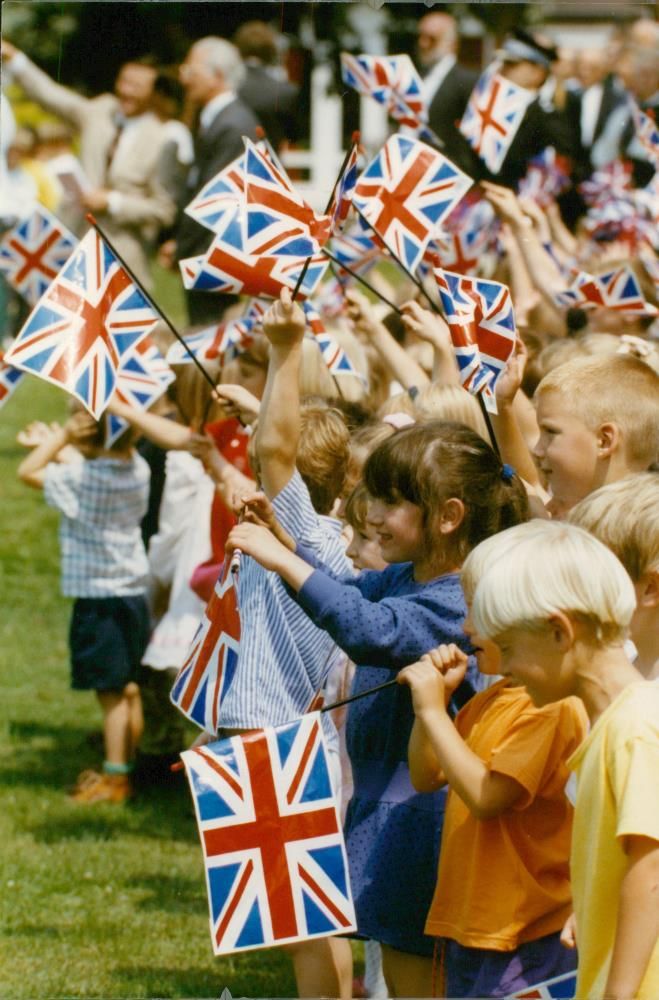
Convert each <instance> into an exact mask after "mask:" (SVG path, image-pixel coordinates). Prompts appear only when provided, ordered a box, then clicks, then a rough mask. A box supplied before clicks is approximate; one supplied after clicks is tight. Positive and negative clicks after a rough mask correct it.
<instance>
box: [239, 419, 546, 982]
mask: <svg viewBox="0 0 659 1000" xmlns="http://www.w3.org/2000/svg"><path fill="white" fill-rule="evenodd" d="M364 482H365V484H366V488H367V490H368V492H369V495H370V503H369V510H368V520H369V522H370V524H371V525H372V526H373V527H374V528H375V530H376V533H377V537H378V541H379V544H380V551H381V555H382V558H383V559H384V560H386V561H387V562H389V563H393V564H394V565H390V566H389V567H388V568H387V569H385V570H383V571H382V572H374V571H366V572H364V573H362V574H361V575H360V576H358V577H356V578H353V577H351V576H349V577H337V575H336V574H335V573H333V572H332V571H331V570H328V569H327V567H323V568H322V569H315V568H314V566H316V565H318V560H317V559H315V558H314V555H313V554H312V553H311V552H310V551H309V550H308V549H307V548H306V547H305V548H303V547H302V546H300V545H299V546H298V550H297V553H293V552H291V551H290V550H289V549H288V548H286V547H285V546H284V545H282V544H281V543H280V542H278V541H277V540H276V539H275V538H274V537H273V536H272V535H271V534H270V533H269V532H268V531H267V529H265V528H263V527H262V526H257V525H250V524H242V525H238V526H237V527H236V528H234V529H233V530H232V532H231V534H230V536H229V541H228V548H229V550H231V549H233V548H234V547H239V548H241V549H242V550H243V551H244V552H247V553H249V554H250V555H252V556H253V557H254V558H256V559H258V561H259V562H260V563H261V564H262V565H263V566H265V567H266V568H267V569H270V570H274V571H275V572H277V573H279V574H280V575H281V577H282V579H283V580H284V581H285V582H286V583H287V584H288V585H289V587H290V588H291V590H292V591H293V592H295V593H296V594H297V602H298V604H299V606H300V607H301V608H302V609H304V610H305V611H306V613H307V614H308V615H309V617H310V618H311V620H312V621H313V622H314V623H315V624H316V625H318V626H320V627H321V628H323V629H325V630H326V631H327V632H329V634H330V635H331V636H332V637H333V638H334V639H335V640H336V642H337V643H338V644H339V645H340V646H341V648H342V649H344V650H345V652H346V653H348V655H349V656H350V657H351V659H352V660H354V662H355V663H356V664H357V670H356V672H355V681H354V685H353V693H355V694H356V693H358V692H362V691H366V690H368V689H369V688H372V687H375V686H377V685H378V684H382V683H383V682H386V681H393V680H395V675H396V672H397V671H398V670H399V669H401V668H402V667H404V666H405V665H406V664H408V663H409V662H410V661H411V660H414V659H416V658H418V657H419V656H420V655H422V654H423V653H425V652H427V651H428V650H429V649H432V648H434V646H436V645H438V644H439V643H441V642H451V641H455V642H456V643H458V644H462V645H463V646H464V647H465V648H468V640H467V638H466V636H465V635H464V633H463V630H462V621H463V619H464V613H465V608H464V599H463V596H462V591H461V588H460V581H459V578H458V573H457V571H458V569H459V567H460V564H461V562H462V560H463V558H464V556H465V555H466V553H467V552H468V551H469V549H470V548H472V547H473V546H474V545H475V544H477V543H478V541H480V540H481V539H482V538H485V537H487V536H488V535H489V534H491V533H493V532H495V531H497V530H500V529H501V528H502V527H503V526H505V525H509V524H511V523H516V522H517V521H518V520H520V518H521V517H523V516H525V515H526V509H527V502H526V495H525V493H524V488H523V486H522V484H521V482H520V481H519V479H518V478H517V477H515V476H514V475H513V474H512V471H511V470H507V469H504V468H503V467H502V464H501V462H500V460H499V459H498V457H497V456H496V454H495V453H494V452H493V451H492V449H491V448H490V447H489V445H487V444H486V443H485V442H484V441H483V440H482V438H480V437H479V436H478V435H477V434H475V433H474V432H473V431H471V430H470V429H469V428H466V427H463V426H461V425H459V424H452V423H442V422H439V421H437V422H431V423H428V424H425V425H423V426H413V427H406V428H404V429H402V430H399V431H397V432H395V433H394V434H393V435H392V437H390V438H389V439H388V440H387V441H385V442H383V443H382V444H381V445H380V446H379V447H378V448H376V449H375V451H374V452H373V453H372V454H371V455H370V456H369V458H368V459H367V462H366V465H365V468H364ZM291 534H293V535H295V534H296V533H295V531H291ZM298 540H299V536H298ZM465 693H466V694H467V696H468V695H469V694H470V693H471V689H468V690H467V691H466V692H464V691H463V692H462V694H463V695H464V694H465ZM412 722H413V712H412V707H411V704H410V700H409V697H408V696H407V694H406V692H403V691H402V690H401V689H400V688H398V687H396V686H394V687H392V688H389V689H387V690H386V691H382V692H380V693H379V694H377V695H374V696H373V697H369V698H364V699H361V700H359V701H356V702H354V703H353V704H352V705H351V706H350V709H349V712H348V723H347V741H348V752H349V754H350V758H351V762H352V768H353V778H354V782H355V793H354V796H353V799H352V801H351V803H350V806H349V809H348V815H347V820H346V842H347V849H348V858H349V861H350V872H351V883H352V887H353V893H354V895H355V900H356V907H357V921H358V928H359V932H360V934H363V935H365V936H367V937H370V938H373V939H374V940H376V941H379V942H380V943H381V944H382V945H383V959H384V962H383V964H384V969H385V978H386V979H387V984H388V986H389V990H390V995H392V996H423V995H426V991H427V990H429V989H430V980H431V969H432V941H431V940H430V939H429V938H427V937H425V936H424V933H423V922H424V920H423V918H424V914H425V912H426V911H427V908H428V906H429V905H430V900H431V896H432V889H433V882H434V879H433V877H432V872H433V870H434V867H435V866H436V864H437V845H438V831H439V828H440V825H441V818H442V812H443V796H442V795H440V794H437V795H434V796H420V795H417V793H416V792H415V790H414V788H413V787H412V785H411V783H410V779H409V771H408V767H407V742H408V738H409V734H410V730H411V728H412Z"/></svg>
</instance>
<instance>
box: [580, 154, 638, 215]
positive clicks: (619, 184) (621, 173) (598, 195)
mask: <svg viewBox="0 0 659 1000" xmlns="http://www.w3.org/2000/svg"><path fill="white" fill-rule="evenodd" d="M631 187H632V165H631V163H629V161H628V160H612V162H611V163H607V164H606V166H604V167H600V169H599V170H595V171H594V172H593V173H592V174H591V175H590V177H589V178H588V180H586V181H582V182H581V184H580V185H579V192H580V194H581V196H582V197H583V200H584V201H585V202H586V204H587V205H590V206H599V205H603V204H606V203H607V202H609V201H611V200H618V201H628V202H631V201H632V194H631Z"/></svg>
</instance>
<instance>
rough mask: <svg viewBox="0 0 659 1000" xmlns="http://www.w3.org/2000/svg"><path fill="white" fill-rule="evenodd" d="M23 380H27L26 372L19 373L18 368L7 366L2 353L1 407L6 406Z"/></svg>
mask: <svg viewBox="0 0 659 1000" xmlns="http://www.w3.org/2000/svg"><path fill="white" fill-rule="evenodd" d="M23 378H25V372H21V371H19V370H18V368H12V366H11V365H6V364H5V363H4V360H3V355H2V352H1V351H0V407H2V406H4V405H5V403H6V402H7V400H8V399H9V397H10V396H11V394H12V392H13V391H14V389H16V388H17V386H18V383H19V382H20V381H21V379H23Z"/></svg>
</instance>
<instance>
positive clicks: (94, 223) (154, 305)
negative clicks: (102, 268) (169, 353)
mask: <svg viewBox="0 0 659 1000" xmlns="http://www.w3.org/2000/svg"><path fill="white" fill-rule="evenodd" d="M85 218H86V219H87V222H89V224H90V225H91V226H93V227H94V229H95V230H96V232H97V233H98V235H99V236H100V237H101V239H103V240H104V242H105V243H107V245H108V247H109V248H110V250H111V251H112V253H113V254H114V255H115V257H116V258H117V260H118V261H119V263H120V264H121V266H122V267H123V269H124V271H126V273H127V274H128V275H129V276H130V278H131V280H132V281H133V282H134V283H135V284H136V285H137V287H138V288H139V290H140V292H141V293H142V295H143V296H144V298H145V299H146V300H147V302H148V303H149V305H150V306H151V308H152V309H153V311H154V312H156V313H158V315H159V316H160V318H161V320H162V321H163V323H165V324H166V325H167V326H168V328H169V329H170V330H171V332H172V333H173V334H174V336H175V337H176V339H177V340H178V342H179V344H181V346H182V347H183V348H184V350H185V352H186V354H189V355H190V359H191V360H192V361H193V362H194V364H195V365H196V366H197V368H198V369H199V371H200V372H201V374H202V375H203V376H204V378H205V379H206V381H207V382H208V384H209V385H210V386H211V387H212V388H213V389H215V382H214V381H213V379H212V377H211V376H210V375H209V374H208V372H207V371H206V369H205V368H204V366H203V365H202V363H201V362H200V361H199V360H198V359H197V358H196V357H195V355H194V353H193V352H192V351H191V350H190V348H189V346H188V345H187V343H186V342H185V338H184V337H182V336H181V334H180V333H179V332H178V330H177V329H176V327H175V326H174V324H173V323H172V321H171V320H170V319H169V317H168V316H166V315H165V313H164V312H163V311H162V309H161V308H160V306H159V305H158V304H157V303H156V302H154V300H153V299H152V298H151V296H150V294H149V293H148V292H147V290H146V288H145V287H144V285H143V284H142V282H141V281H140V280H139V278H137V277H136V276H135V274H134V273H133V271H132V270H131V268H130V267H129V266H128V264H127V263H126V261H125V260H124V259H123V257H122V256H121V254H120V253H119V252H118V250H117V249H116V247H114V246H113V245H112V243H111V242H110V240H109V239H108V238H107V236H106V235H105V233H104V232H103V230H102V229H101V227H100V226H99V224H98V222H97V221H96V219H95V218H94V216H93V215H92V214H91V212H89V213H87V215H86V216H85Z"/></svg>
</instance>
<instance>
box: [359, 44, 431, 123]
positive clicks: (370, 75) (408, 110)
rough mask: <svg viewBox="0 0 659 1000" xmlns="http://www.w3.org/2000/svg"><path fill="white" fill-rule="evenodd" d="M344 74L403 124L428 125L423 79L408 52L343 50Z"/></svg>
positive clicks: (365, 94)
mask: <svg viewBox="0 0 659 1000" xmlns="http://www.w3.org/2000/svg"><path fill="white" fill-rule="evenodd" d="M341 77H342V79H343V82H344V83H347V85H348V86H349V87H352V88H353V89H354V90H356V91H357V92H358V93H360V94H363V95H364V96H365V97H372V98H373V100H375V101H377V102H378V104H383V105H384V106H385V107H386V109H387V111H388V112H389V114H390V115H391V117H392V118H394V119H395V120H396V121H397V122H399V123H400V124H401V125H407V126H408V127H409V128H421V129H423V128H424V127H425V126H426V125H427V123H428V111H427V109H426V106H425V102H424V100H423V94H422V90H421V78H420V76H419V74H418V73H417V71H416V69H415V68H414V64H413V62H412V60H411V59H410V57H409V56H408V55H397V56H369V55H361V56H351V55H349V54H348V53H347V52H342V53H341Z"/></svg>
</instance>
